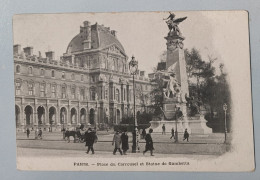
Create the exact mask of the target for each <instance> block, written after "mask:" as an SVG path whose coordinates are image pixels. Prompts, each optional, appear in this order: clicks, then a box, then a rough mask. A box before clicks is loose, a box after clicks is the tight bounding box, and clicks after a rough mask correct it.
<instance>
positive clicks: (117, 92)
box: [115, 89, 120, 102]
mask: <svg viewBox="0 0 260 180" xmlns="http://www.w3.org/2000/svg"><path fill="white" fill-rule="evenodd" d="M115 96H116V101H117V102H120V93H119V89H116V95H115Z"/></svg>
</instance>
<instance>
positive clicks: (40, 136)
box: [38, 128, 42, 139]
mask: <svg viewBox="0 0 260 180" xmlns="http://www.w3.org/2000/svg"><path fill="white" fill-rule="evenodd" d="M38 138H40V139H42V129H41V128H40V129H39V133H38Z"/></svg>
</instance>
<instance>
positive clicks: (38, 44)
mask: <svg viewBox="0 0 260 180" xmlns="http://www.w3.org/2000/svg"><path fill="white" fill-rule="evenodd" d="M13 62H14V63H13V66H14V88H15V92H14V97H15V104H14V105H13V106H14V108H15V111H14V112H15V119H14V120H13V123H14V124H15V127H16V153H17V154H16V158H17V169H19V170H30V171H193V172H201V171H203V172H205V171H207V172H208V171H210V172H236V171H239V172H241V171H246V172H249V171H254V169H255V160H254V138H253V117H252V100H251V99H252V97H251V96H252V95H251V74H250V48H249V29H248V13H247V12H246V11H176V12H175V11H169V12H120V13H113V12H111V13H60V14H17V15H14V16H13ZM241 142H244V143H243V144H242V143H241Z"/></svg>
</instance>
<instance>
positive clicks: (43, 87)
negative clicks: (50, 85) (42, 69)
mask: <svg viewBox="0 0 260 180" xmlns="http://www.w3.org/2000/svg"><path fill="white" fill-rule="evenodd" d="M40 96H41V97H44V96H45V84H44V83H41V84H40Z"/></svg>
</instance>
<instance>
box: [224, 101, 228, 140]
mask: <svg viewBox="0 0 260 180" xmlns="http://www.w3.org/2000/svg"><path fill="white" fill-rule="evenodd" d="M223 110H224V112H225V141H224V143H227V104H226V103H224V105H223Z"/></svg>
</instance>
